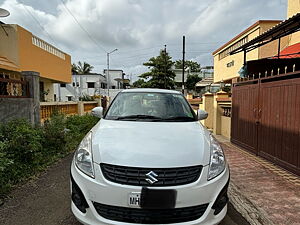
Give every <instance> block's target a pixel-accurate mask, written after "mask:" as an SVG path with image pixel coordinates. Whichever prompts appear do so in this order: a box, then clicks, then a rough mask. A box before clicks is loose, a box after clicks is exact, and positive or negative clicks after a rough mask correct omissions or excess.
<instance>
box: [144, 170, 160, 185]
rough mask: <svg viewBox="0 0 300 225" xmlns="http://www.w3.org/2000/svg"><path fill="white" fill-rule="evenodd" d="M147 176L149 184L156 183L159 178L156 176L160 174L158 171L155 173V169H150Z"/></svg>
mask: <svg viewBox="0 0 300 225" xmlns="http://www.w3.org/2000/svg"><path fill="white" fill-rule="evenodd" d="M146 177H148V178H147V179H146V181H147V182H148V183H149V184H154V183H155V182H157V181H158V180H157V179H156V178H155V177H158V175H157V174H156V173H154V172H153V171H150V172H149V173H147V174H146Z"/></svg>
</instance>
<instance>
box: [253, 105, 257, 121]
mask: <svg viewBox="0 0 300 225" xmlns="http://www.w3.org/2000/svg"><path fill="white" fill-rule="evenodd" d="M256 111H257V109H256V108H255V109H253V115H254V119H256Z"/></svg>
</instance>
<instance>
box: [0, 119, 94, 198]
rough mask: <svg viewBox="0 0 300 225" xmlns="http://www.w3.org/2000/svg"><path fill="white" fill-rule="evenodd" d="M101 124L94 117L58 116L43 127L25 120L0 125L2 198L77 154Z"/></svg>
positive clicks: (0, 182)
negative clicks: (91, 130) (35, 175)
mask: <svg viewBox="0 0 300 225" xmlns="http://www.w3.org/2000/svg"><path fill="white" fill-rule="evenodd" d="M97 122H98V119H97V118H95V117H93V116H91V115H85V116H78V115H76V116H71V117H68V118H65V116H63V115H61V114H57V113H56V114H54V115H53V116H52V117H51V118H50V120H48V121H46V122H45V124H44V126H42V127H32V125H31V124H30V123H28V122H27V121H25V120H14V121H11V122H8V123H2V124H0V195H3V194H6V193H8V192H9V190H10V188H11V186H13V185H15V184H17V183H19V182H20V181H22V180H24V179H26V178H28V177H30V176H32V175H34V174H36V173H37V172H39V171H41V170H43V169H45V168H46V167H47V166H48V165H49V164H51V163H53V162H54V161H55V160H56V159H58V158H60V157H63V156H65V155H66V154H68V153H69V152H71V151H74V150H75V149H76V147H77V145H78V144H79V142H80V141H81V139H82V138H83V137H84V135H85V134H86V133H87V132H88V131H89V130H90V129H91V128H92V127H93V126H94V125H95V124H96V123H97Z"/></svg>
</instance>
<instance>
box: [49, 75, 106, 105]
mask: <svg viewBox="0 0 300 225" xmlns="http://www.w3.org/2000/svg"><path fill="white" fill-rule="evenodd" d="M106 88H107V84H106V78H105V76H103V75H102V74H73V75H72V82H71V83H68V84H66V83H62V84H55V88H54V93H55V96H56V98H55V101H78V100H79V98H80V97H84V96H97V95H98V96H99V95H106V94H107V93H106V92H107V90H106Z"/></svg>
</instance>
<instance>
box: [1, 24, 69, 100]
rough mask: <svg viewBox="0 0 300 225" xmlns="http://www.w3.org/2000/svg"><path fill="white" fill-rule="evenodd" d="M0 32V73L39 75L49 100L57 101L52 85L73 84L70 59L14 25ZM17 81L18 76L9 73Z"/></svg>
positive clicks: (5, 27) (42, 89)
mask: <svg viewBox="0 0 300 225" xmlns="http://www.w3.org/2000/svg"><path fill="white" fill-rule="evenodd" d="M1 26H2V27H3V29H0V70H1V71H2V72H3V71H6V72H7V73H8V71H35V72H39V73H40V89H41V92H42V93H45V95H44V97H45V100H46V101H53V100H54V91H53V83H70V82H71V56H70V55H68V54H66V53H65V52H63V51H61V50H59V49H58V48H56V47H54V46H53V45H50V44H49V43H47V42H45V41H44V40H42V39H40V38H38V37H37V36H35V35H33V34H32V33H31V32H29V31H28V30H26V29H24V28H23V27H21V26H19V25H15V24H13V25H12V24H2V25H1ZM8 74H9V76H10V78H17V77H16V76H17V75H15V73H8Z"/></svg>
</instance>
